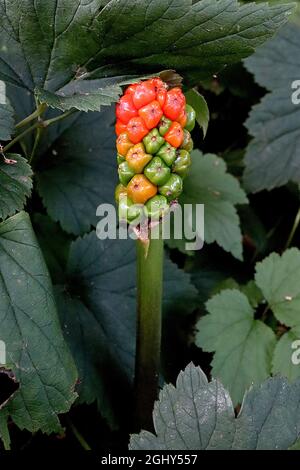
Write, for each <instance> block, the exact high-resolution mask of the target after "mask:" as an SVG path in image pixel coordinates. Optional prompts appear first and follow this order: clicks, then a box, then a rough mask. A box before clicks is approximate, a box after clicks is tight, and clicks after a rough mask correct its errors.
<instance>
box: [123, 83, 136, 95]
mask: <svg viewBox="0 0 300 470" xmlns="http://www.w3.org/2000/svg"><path fill="white" fill-rule="evenodd" d="M137 86H138V83H133V84H132V85H129V86H128V87H127V88H126V90H125V92H124V95H133V93H134V92H135V89H136V87H137Z"/></svg>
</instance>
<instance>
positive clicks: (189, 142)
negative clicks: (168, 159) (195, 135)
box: [180, 129, 194, 152]
mask: <svg viewBox="0 0 300 470" xmlns="http://www.w3.org/2000/svg"><path fill="white" fill-rule="evenodd" d="M180 148H181V149H183V150H187V152H191V151H192V150H193V148H194V143H193V139H192V136H191V134H190V133H189V131H187V130H186V129H184V130H183V142H182V144H181V147H180Z"/></svg>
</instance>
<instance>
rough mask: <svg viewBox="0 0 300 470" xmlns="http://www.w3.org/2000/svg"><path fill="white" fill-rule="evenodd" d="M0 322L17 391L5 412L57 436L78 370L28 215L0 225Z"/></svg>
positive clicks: (29, 426)
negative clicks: (60, 322)
mask: <svg viewBox="0 0 300 470" xmlns="http://www.w3.org/2000/svg"><path fill="white" fill-rule="evenodd" d="M0 266H1V268H0V294H1V295H0V298H1V308H0V323H1V340H2V341H4V342H5V344H6V349H7V363H6V366H5V367H6V368H8V369H11V370H12V372H13V374H14V376H15V379H16V381H17V383H18V384H19V386H20V388H19V390H18V391H17V392H16V394H15V396H14V397H13V398H12V399H10V400H9V401H8V402H7V404H6V405H5V409H4V410H3V411H5V413H7V415H9V416H11V418H12V419H13V421H14V422H15V423H16V424H17V425H18V426H19V427H20V428H21V429H24V428H25V429H28V430H29V431H31V432H36V431H38V430H39V429H40V430H42V431H43V432H46V433H50V432H53V431H55V432H58V431H59V430H60V429H61V427H60V422H59V419H58V416H57V415H58V414H61V413H64V412H67V411H68V410H69V408H70V406H71V405H72V403H73V401H74V399H75V397H76V395H75V393H74V391H73V389H74V386H75V382H76V369H75V366H74V363H73V361H72V358H71V356H70V354H69V351H68V349H67V347H66V345H65V342H64V340H63V335H62V332H61V328H60V325H59V320H58V317H57V311H56V307H55V302H54V296H53V292H52V285H51V281H50V277H49V274H48V272H47V268H46V265H45V262H44V259H43V256H42V253H41V251H40V249H39V246H38V244H37V241H36V238H35V236H34V233H33V230H32V227H31V223H30V219H29V216H28V215H27V214H26V213H24V212H21V213H19V214H17V215H16V216H14V217H11V218H10V219H8V220H7V221H5V222H3V223H2V224H1V225H0Z"/></svg>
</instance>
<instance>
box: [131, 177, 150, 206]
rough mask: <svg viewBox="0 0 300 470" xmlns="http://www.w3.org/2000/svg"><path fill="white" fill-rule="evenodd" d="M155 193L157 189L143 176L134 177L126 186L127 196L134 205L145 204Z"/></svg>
mask: <svg viewBox="0 0 300 470" xmlns="http://www.w3.org/2000/svg"><path fill="white" fill-rule="evenodd" d="M156 193H157V187H156V186H155V185H154V184H152V183H151V182H150V181H149V180H148V179H147V178H146V176H144V175H135V176H134V177H133V178H132V179H131V180H130V183H129V184H128V186H127V194H128V196H129V197H130V198H131V199H132V200H133V202H134V203H135V204H145V202H147V201H148V199H150V198H151V197H153V196H155V195H156Z"/></svg>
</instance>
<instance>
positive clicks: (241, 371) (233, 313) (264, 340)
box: [196, 290, 276, 404]
mask: <svg viewBox="0 0 300 470" xmlns="http://www.w3.org/2000/svg"><path fill="white" fill-rule="evenodd" d="M206 308H207V310H208V312H209V315H206V316H204V317H202V318H201V319H200V321H199V322H198V324H197V328H198V333H197V336H196V343H197V345H198V346H200V347H202V348H203V349H204V350H205V351H208V352H215V354H214V358H213V361H212V366H213V369H212V374H213V376H214V377H217V378H219V379H220V380H221V381H222V382H223V383H224V385H225V386H226V387H227V389H228V390H229V391H230V393H231V396H232V400H233V402H234V404H237V403H241V401H242V398H243V395H244V393H245V390H247V388H249V387H250V385H251V384H252V383H261V382H262V381H263V380H264V379H266V378H267V377H268V376H269V375H270V372H271V359H272V353H273V350H274V347H275V342H276V338H275V335H274V333H273V331H272V330H271V328H269V327H268V326H266V325H265V324H264V323H262V322H261V321H259V320H254V311H253V309H252V307H251V305H250V303H249V301H248V299H247V297H246V296H245V295H244V294H242V293H241V292H239V291H238V290H223V291H222V292H221V294H218V295H215V296H214V297H213V298H212V299H211V300H209V301H208V302H207V304H206Z"/></svg>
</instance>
